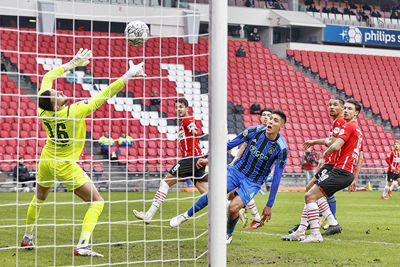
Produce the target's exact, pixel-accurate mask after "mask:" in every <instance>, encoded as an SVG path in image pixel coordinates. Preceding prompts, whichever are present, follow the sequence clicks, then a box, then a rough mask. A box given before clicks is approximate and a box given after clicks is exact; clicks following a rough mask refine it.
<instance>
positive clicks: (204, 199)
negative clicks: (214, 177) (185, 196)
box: [186, 194, 208, 217]
mask: <svg viewBox="0 0 400 267" xmlns="http://www.w3.org/2000/svg"><path fill="white" fill-rule="evenodd" d="M207 205H208V196H207V194H203V195H202V196H201V197H200V198H199V199H198V200H197V201H196V202H195V203H194V205H193V206H192V207H190V209H189V210H188V211H187V212H186V213H187V214H186V215H187V216H189V217H192V216H193V214H194V213H196V212H198V211H200V210H202V209H203V208H204V207H206V206H207Z"/></svg>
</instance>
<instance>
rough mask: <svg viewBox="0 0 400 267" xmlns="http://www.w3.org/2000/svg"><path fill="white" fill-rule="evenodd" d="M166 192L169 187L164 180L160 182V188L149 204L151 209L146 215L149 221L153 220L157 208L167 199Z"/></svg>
mask: <svg viewBox="0 0 400 267" xmlns="http://www.w3.org/2000/svg"><path fill="white" fill-rule="evenodd" d="M168 190H169V185H168V184H167V183H166V182H165V181H164V180H162V181H161V183H160V188H159V189H158V191H157V193H156V195H155V196H154V198H153V203H151V207H150V209H149V210H148V211H147V213H146V216H147V217H148V218H149V219H151V218H153V216H154V214H155V213H156V211H157V210H158V208H159V207H160V206H161V205H162V203H163V202H164V200H165V199H166V198H167V194H168Z"/></svg>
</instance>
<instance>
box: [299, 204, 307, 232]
mask: <svg viewBox="0 0 400 267" xmlns="http://www.w3.org/2000/svg"><path fill="white" fill-rule="evenodd" d="M307 227H308V215H307V206H306V204H304V208H303V212H302V213H301V219H300V225H299V228H298V230H297V231H300V232H302V233H305V232H306V230H307Z"/></svg>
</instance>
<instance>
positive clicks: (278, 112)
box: [272, 109, 286, 123]
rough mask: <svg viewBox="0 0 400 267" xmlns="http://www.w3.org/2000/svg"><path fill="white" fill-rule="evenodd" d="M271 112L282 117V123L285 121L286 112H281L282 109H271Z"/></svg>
mask: <svg viewBox="0 0 400 267" xmlns="http://www.w3.org/2000/svg"><path fill="white" fill-rule="evenodd" d="M272 114H276V115H278V116H279V117H281V118H282V120H283V123H286V114H285V112H283V111H282V110H279V109H276V110H273V111H272Z"/></svg>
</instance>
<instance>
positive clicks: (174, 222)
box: [169, 213, 190, 227]
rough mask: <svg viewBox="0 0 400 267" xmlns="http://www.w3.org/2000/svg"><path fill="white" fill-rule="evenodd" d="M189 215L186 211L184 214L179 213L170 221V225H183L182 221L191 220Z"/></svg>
mask: <svg viewBox="0 0 400 267" xmlns="http://www.w3.org/2000/svg"><path fill="white" fill-rule="evenodd" d="M189 218H190V217H189V216H186V215H185V214H184V213H183V214H179V215H178V216H176V217H174V218H172V219H171V220H170V221H169V225H170V226H171V227H178V225H181V224H182V223H184V222H186V221H187V220H189Z"/></svg>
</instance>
